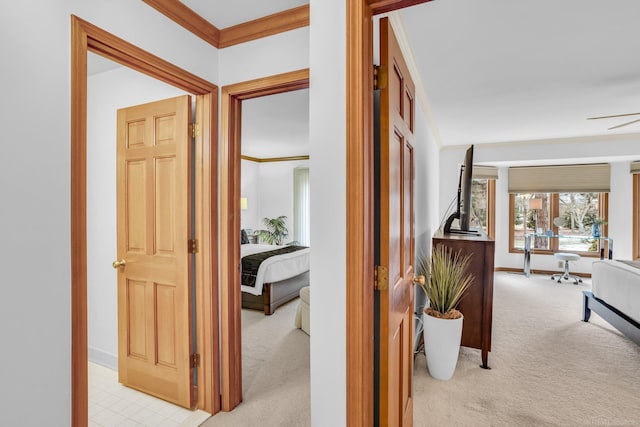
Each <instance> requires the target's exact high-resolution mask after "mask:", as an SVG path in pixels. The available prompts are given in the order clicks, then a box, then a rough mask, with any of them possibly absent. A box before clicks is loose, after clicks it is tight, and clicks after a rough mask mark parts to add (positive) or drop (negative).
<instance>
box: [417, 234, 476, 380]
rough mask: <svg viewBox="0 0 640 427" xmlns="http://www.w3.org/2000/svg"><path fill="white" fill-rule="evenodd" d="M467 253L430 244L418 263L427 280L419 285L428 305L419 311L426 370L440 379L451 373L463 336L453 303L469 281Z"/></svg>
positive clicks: (457, 312) (459, 316)
mask: <svg viewBox="0 0 640 427" xmlns="http://www.w3.org/2000/svg"><path fill="white" fill-rule="evenodd" d="M469 259H470V255H467V256H465V257H463V256H462V255H461V253H460V252H455V253H454V252H453V250H452V249H450V248H448V247H446V246H444V245H436V246H435V247H434V248H433V251H432V255H431V258H430V259H429V258H428V257H424V258H423V259H422V260H420V262H419V263H418V272H419V273H421V274H424V276H425V277H426V280H425V282H424V284H423V285H422V288H423V289H424V292H425V294H426V295H427V298H428V300H429V305H428V306H427V307H426V308H425V309H424V313H423V314H422V321H423V330H422V334H423V337H424V348H425V354H426V356H427V367H428V368H429V374H431V376H432V377H434V378H436V379H439V380H448V379H450V378H451V377H452V376H453V372H454V371H455V368H456V363H457V361H458V352H459V350H460V341H461V339H462V322H463V315H462V313H460V312H459V311H458V310H457V309H456V307H457V305H458V303H459V302H460V299H461V298H462V297H463V296H464V294H465V291H466V290H467V288H468V287H469V286H470V285H471V282H472V280H473V276H472V275H471V274H466V269H467V266H468V265H469Z"/></svg>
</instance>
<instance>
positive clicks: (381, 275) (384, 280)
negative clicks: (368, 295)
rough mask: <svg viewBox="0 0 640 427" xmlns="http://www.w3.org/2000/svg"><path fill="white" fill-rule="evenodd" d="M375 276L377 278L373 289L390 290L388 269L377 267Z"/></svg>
mask: <svg viewBox="0 0 640 427" xmlns="http://www.w3.org/2000/svg"><path fill="white" fill-rule="evenodd" d="M373 276H374V278H375V284H374V286H373V289H375V290H376V291H386V290H387V289H389V270H387V267H383V266H381V265H376V269H375V271H374V273H373Z"/></svg>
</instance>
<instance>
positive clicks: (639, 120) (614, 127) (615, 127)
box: [608, 119, 640, 130]
mask: <svg viewBox="0 0 640 427" xmlns="http://www.w3.org/2000/svg"><path fill="white" fill-rule="evenodd" d="M637 122H640V119H636V120H632V121H630V122H627V123H622V124H621V125H617V126H613V127H610V128H609V129H608V130H611V129H618V128H621V127H623V126H627V125H630V124H633V123H637Z"/></svg>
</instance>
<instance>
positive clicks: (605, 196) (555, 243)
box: [509, 181, 640, 258]
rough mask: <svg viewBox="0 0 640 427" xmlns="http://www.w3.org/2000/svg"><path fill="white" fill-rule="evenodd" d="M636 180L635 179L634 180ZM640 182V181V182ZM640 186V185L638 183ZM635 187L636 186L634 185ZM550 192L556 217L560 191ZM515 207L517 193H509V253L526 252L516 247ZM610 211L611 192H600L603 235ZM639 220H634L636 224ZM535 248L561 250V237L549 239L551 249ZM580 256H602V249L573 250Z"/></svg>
mask: <svg viewBox="0 0 640 427" xmlns="http://www.w3.org/2000/svg"><path fill="white" fill-rule="evenodd" d="M634 182H635V181H634ZM639 184H640V182H639ZM638 186H639V187H640V185H638ZM634 188H635V187H634ZM548 194H549V199H550V200H549V214H550V216H551V218H555V217H557V216H559V214H560V193H548ZM634 197H638V198H639V199H640V196H638V192H634ZM637 205H638V204H637V203H635V204H634V206H636V209H635V211H636V212H635V213H637V211H638V209H637ZM514 207H515V194H514V193H509V253H524V249H520V248H516V247H515V233H514V224H513V222H514ZM608 213H609V193H599V196H598V217H600V218H604V220H605V224H603V225H601V226H600V227H601V229H600V233H601V235H602V236H607V235H608V231H609V229H608V225H607V221H608V216H609V215H608ZM636 223H637V221H634V225H635V224H636ZM551 227H552V228H551V229H552V230H553V234H558V227H557V226H556V225H555V224H553V222H552V223H551ZM639 240H640V239H639ZM634 249H638V245H635V246H634ZM532 250H535V253H536V254H542V255H553V254H554V253H556V252H560V240H559V239H549V249H540V248H536V249H532ZM572 252H575V253H576V254H579V255H580V256H584V257H591V258H600V250H598V251H595V252H587V251H572Z"/></svg>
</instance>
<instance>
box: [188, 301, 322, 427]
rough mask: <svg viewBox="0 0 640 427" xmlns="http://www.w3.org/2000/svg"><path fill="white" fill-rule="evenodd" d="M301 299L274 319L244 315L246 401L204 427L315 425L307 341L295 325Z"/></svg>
mask: <svg viewBox="0 0 640 427" xmlns="http://www.w3.org/2000/svg"><path fill="white" fill-rule="evenodd" d="M297 307H298V299H297V298H296V299H295V300H293V301H291V302H289V303H287V304H285V305H283V306H282V307H279V308H278V309H277V310H276V311H275V313H273V314H272V315H271V316H265V315H264V313H263V312H262V311H256V310H242V390H243V398H244V400H243V402H242V403H241V404H240V405H239V406H238V407H237V408H236V409H234V410H233V411H232V412H221V413H219V414H217V415H215V416H214V417H211V418H209V420H207V421H205V422H204V423H203V424H201V425H202V426H203V427H245V426H246V427H253V426H256V427H258V426H260V427H271V426H273V427H276V426H282V427H284V426H292V427H293V426H295V427H298V426H300V427H303V426H309V425H311V412H310V389H309V336H308V335H307V334H305V333H304V332H302V330H300V329H297V328H296V327H295V326H294V324H293V321H294V318H295V313H296V309H297Z"/></svg>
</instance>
